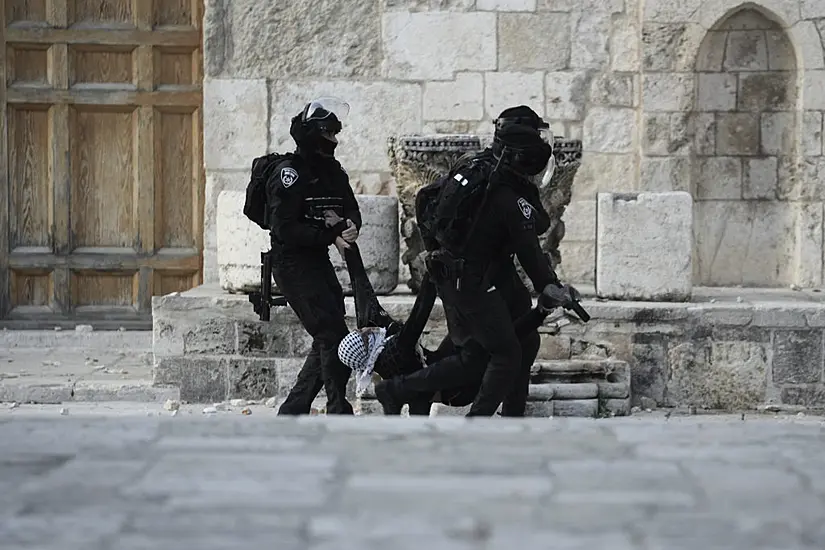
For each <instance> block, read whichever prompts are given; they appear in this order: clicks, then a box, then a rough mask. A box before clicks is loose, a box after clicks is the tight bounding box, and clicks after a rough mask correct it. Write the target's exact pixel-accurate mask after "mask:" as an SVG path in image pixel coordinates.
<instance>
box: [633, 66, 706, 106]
mask: <svg viewBox="0 0 825 550" xmlns="http://www.w3.org/2000/svg"><path fill="white" fill-rule="evenodd" d="M694 87H695V76H694V75H693V74H691V73H649V74H645V75H644V76H643V78H642V104H643V106H644V109H645V112H656V111H687V110H689V109H690V107H691V105H692V104H693V97H694V95H693V94H694Z"/></svg>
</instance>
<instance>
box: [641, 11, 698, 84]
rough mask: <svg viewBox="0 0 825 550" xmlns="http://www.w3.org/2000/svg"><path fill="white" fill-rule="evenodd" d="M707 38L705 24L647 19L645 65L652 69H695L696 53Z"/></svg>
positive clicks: (643, 49)
mask: <svg viewBox="0 0 825 550" xmlns="http://www.w3.org/2000/svg"><path fill="white" fill-rule="evenodd" d="M704 37H705V29H703V28H702V27H701V25H697V24H691V23H687V22H681V23H661V22H653V21H645V22H644V24H643V26H642V45H643V48H642V53H643V58H642V67H643V68H644V69H645V70H646V71H651V72H659V71H662V72H669V71H680V72H692V71H693V70H695V64H694V58H695V55H696V54H695V52H696V50H697V49H699V44H700V42H701V41H702V39H703V38H704ZM701 55H702V54H701V53H700V57H701Z"/></svg>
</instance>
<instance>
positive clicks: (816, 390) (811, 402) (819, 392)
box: [780, 385, 825, 409]
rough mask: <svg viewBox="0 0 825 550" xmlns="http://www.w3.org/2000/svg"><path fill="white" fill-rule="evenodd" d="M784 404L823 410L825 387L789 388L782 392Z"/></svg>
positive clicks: (783, 389)
mask: <svg viewBox="0 0 825 550" xmlns="http://www.w3.org/2000/svg"><path fill="white" fill-rule="evenodd" d="M780 395H781V399H782V403H784V404H786V405H801V406H803V407H816V408H818V409H821V408H823V404H825V386H821V385H820V386H797V387H793V386H789V387H786V388H782V390H781V393H780Z"/></svg>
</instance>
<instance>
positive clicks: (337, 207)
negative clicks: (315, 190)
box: [304, 197, 344, 222]
mask: <svg viewBox="0 0 825 550" xmlns="http://www.w3.org/2000/svg"><path fill="white" fill-rule="evenodd" d="M304 204H305V207H306V210H305V213H306V217H307V219H310V220H316V221H321V222H323V221H325V220H324V213H325V212H326V211H328V210H332V211H333V212H335V213H336V214H338V216H340V217H341V218H343V217H344V201H343V200H342V199H339V198H338V197H310V198H307V199H305V200H304Z"/></svg>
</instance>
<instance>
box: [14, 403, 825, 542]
mask: <svg viewBox="0 0 825 550" xmlns="http://www.w3.org/2000/svg"><path fill="white" fill-rule="evenodd" d="M64 407H65V406H64ZM69 407H70V408H69V409H68V410H65V411H64V413H67V414H65V415H61V413H60V412H59V411H60V409H61V406H48V405H42V406H29V405H24V406H20V407H17V408H14V409H11V408H9V407H8V406H6V405H3V406H2V407H1V408H0V548H4V549H5V548H8V549H15V550H16V549H27V548H36V549H39V550H51V549H55V550H57V549H60V550H72V549H83V550H105V549H112V550H114V549H117V550H132V549H148V548H152V549H157V548H167V547H169V548H171V547H174V548H181V549H194V550H211V549H213V548H214V549H221V550H225V549H228V548H255V547H261V548H273V549H277V550H292V549H296V550H298V549H301V550H305V549H311V550H322V549H324V550H325V549H336V550H341V549H344V550H346V549H350V548H352V549H358V550H364V549H373V548H375V549H378V548H381V549H392V550H404V549H416V550H417V549H420V548H427V549H428V550H436V549H438V550H441V549H444V550H465V549H467V550H469V549H474V550H475V549H478V550H481V549H485V550H486V549H502V550H505V549H507V550H509V549H513V548H516V549H518V548H525V549H527V548H529V549H539V548H547V549H553V550H565V549H585V548H592V549H605V550H607V549H610V550H622V549H639V550H659V549H662V550H665V549H667V550H679V549H683V548H684V549H719V550H736V549H740V548H741V549H748V550H753V549H772V550H793V549H811V550H813V549H817V550H821V549H822V548H825V522H823V518H825V475H823V474H822V473H823V471H825V453H823V450H824V449H825V426H823V422H822V419H821V418H818V417H811V416H776V417H773V416H756V415H754V416H746V417H744V420H743V419H742V417H741V416H740V415H735V416H729V415H728V416H684V417H680V416H676V415H675V414H674V415H673V416H671V417H670V418H667V417H665V416H664V415H662V414H658V413H653V414H640V415H636V416H634V417H630V418H622V419H618V418H617V419H610V420H598V421H596V420H585V419H559V418H555V419H531V420H505V419H485V420H468V419H464V418H431V419H413V418H385V417H360V418H330V417H302V418H298V419H283V418H277V417H275V416H274V411H273V410H272V409H266V408H262V407H257V408H255V409H254V410H253V412H252V414H251V415H249V416H243V415H241V414H240V413H239V411H237V410H234V411H231V412H221V413H217V414H211V415H204V414H202V413H201V410H202V407H197V408H196V407H194V406H186V405H184V406H183V407H182V408H181V410H180V411H178V413H176V414H175V416H174V417H171V413H169V412H167V411H164V410H163V409H162V408H161V407H159V406H156V405H148V404H143V405H138V404H123V403H120V404H118V403H112V404H80V403H77V404H71V405H70V406H69ZM147 415H148V416H147Z"/></svg>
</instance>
